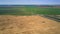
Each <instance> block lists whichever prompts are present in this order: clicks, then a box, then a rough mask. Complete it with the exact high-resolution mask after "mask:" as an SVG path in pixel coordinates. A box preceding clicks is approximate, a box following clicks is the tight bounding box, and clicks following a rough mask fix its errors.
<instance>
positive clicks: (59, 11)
mask: <svg viewBox="0 0 60 34" xmlns="http://www.w3.org/2000/svg"><path fill="white" fill-rule="evenodd" d="M36 14H44V15H60V8H53V7H47V8H46V7H45V8H42V7H31V6H29V7H25V6H22V7H0V15H36Z"/></svg>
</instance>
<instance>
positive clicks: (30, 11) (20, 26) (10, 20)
mask: <svg viewBox="0 0 60 34" xmlns="http://www.w3.org/2000/svg"><path fill="white" fill-rule="evenodd" d="M0 34H60V7H41V6H0Z"/></svg>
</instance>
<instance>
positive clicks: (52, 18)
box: [43, 15, 60, 22]
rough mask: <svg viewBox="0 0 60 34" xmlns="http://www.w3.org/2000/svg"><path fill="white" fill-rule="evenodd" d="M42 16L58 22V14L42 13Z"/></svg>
mask: <svg viewBox="0 0 60 34" xmlns="http://www.w3.org/2000/svg"><path fill="white" fill-rule="evenodd" d="M43 17H46V18H48V19H51V20H54V21H57V22H60V16H58V15H43Z"/></svg>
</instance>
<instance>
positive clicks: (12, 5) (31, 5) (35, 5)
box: [0, 5, 60, 7]
mask: <svg viewBox="0 0 60 34" xmlns="http://www.w3.org/2000/svg"><path fill="white" fill-rule="evenodd" d="M0 7H60V5H0Z"/></svg>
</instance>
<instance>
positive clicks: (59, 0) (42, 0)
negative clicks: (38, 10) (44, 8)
mask: <svg viewBox="0 0 60 34" xmlns="http://www.w3.org/2000/svg"><path fill="white" fill-rule="evenodd" d="M1 4H22V5H24V4H27V5H30V4H34V5H41V4H49V5H56V4H58V5H60V0H0V5H1Z"/></svg>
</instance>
